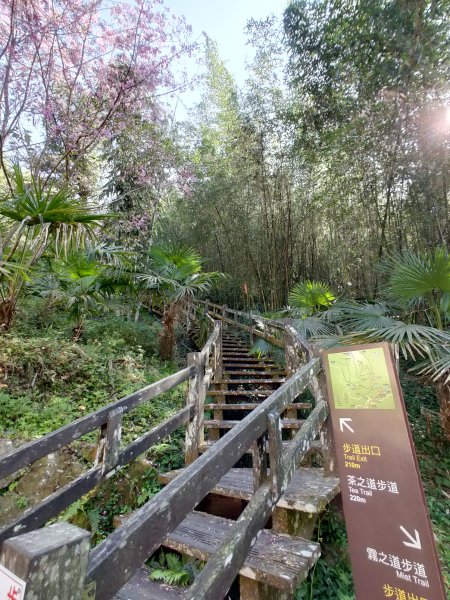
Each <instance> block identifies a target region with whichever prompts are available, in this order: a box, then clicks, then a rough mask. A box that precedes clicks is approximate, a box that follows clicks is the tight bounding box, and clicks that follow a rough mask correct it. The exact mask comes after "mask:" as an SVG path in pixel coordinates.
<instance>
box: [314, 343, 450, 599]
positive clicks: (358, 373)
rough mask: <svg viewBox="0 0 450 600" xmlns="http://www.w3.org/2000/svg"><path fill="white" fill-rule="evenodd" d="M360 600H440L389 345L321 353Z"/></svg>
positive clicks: (439, 585)
mask: <svg viewBox="0 0 450 600" xmlns="http://www.w3.org/2000/svg"><path fill="white" fill-rule="evenodd" d="M324 368H325V374H326V379H327V386H328V392H329V404H330V415H331V422H332V427H333V433H334V438H335V445H336V460H337V464H338V470H339V477H340V480H341V492H342V501H343V507H344V516H345V521H346V527H347V533H348V542H349V552H350V558H351V562H352V569H353V578H354V583H355V590H356V596H357V598H358V600H384V599H385V598H393V599H394V600H446V595H445V591H444V583H443V579H442V574H441V572H440V567H439V559H438V555H437V552H436V548H435V545H434V540H433V532H432V529H431V523H430V519H429V517H428V512H427V508H426V503H425V496H424V493H423V489H422V485H421V480H420V475H419V469H418V464H417V460H416V456H415V452H414V446H413V442H412V438H411V433H410V430H409V426H408V421H407V417H406V410H405V406H404V402H403V398H402V393H401V388H400V383H399V380H398V376H397V373H396V369H395V366H394V362H393V359H392V355H391V352H390V349H389V345H388V344H387V343H381V344H365V345H360V346H351V347H348V348H339V349H333V350H328V351H326V352H324Z"/></svg>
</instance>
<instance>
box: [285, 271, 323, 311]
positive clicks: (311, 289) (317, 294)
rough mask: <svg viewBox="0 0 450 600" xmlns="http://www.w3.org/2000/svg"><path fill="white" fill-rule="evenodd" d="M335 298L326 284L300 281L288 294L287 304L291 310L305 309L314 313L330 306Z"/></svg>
mask: <svg viewBox="0 0 450 600" xmlns="http://www.w3.org/2000/svg"><path fill="white" fill-rule="evenodd" d="M334 299H335V296H334V294H333V292H332V291H331V289H330V287H329V286H328V285H327V284H326V283H322V282H320V281H312V280H309V279H308V280H307V281H300V282H299V283H297V284H296V285H294V287H293V288H292V289H291V291H290V292H289V296H288V302H289V305H290V306H291V307H292V308H293V309H307V310H308V311H309V312H314V311H316V310H320V309H323V308H326V307H328V306H331V304H332V302H333V300H334Z"/></svg>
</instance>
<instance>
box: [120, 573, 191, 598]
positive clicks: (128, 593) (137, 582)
mask: <svg viewBox="0 0 450 600" xmlns="http://www.w3.org/2000/svg"><path fill="white" fill-rule="evenodd" d="M148 577H149V571H148V570H147V569H146V568H145V567H141V568H140V569H138V570H137V571H136V573H135V574H134V575H133V577H132V578H131V579H130V581H129V582H128V583H126V584H125V585H124V586H123V588H122V589H121V590H119V592H117V594H116V595H115V596H114V598H113V600H181V599H182V598H183V592H185V591H186V588H177V587H174V586H168V585H164V584H162V583H157V582H156V581H151V580H150V579H149V578H148ZM184 597H185V596H184Z"/></svg>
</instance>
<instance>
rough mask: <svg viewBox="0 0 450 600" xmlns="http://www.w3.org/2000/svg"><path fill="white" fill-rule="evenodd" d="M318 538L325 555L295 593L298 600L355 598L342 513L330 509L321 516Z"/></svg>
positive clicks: (352, 599)
mask: <svg viewBox="0 0 450 600" xmlns="http://www.w3.org/2000/svg"><path fill="white" fill-rule="evenodd" d="M316 540H317V541H318V542H319V543H320V544H321V547H322V556H321V558H320V559H319V560H318V562H317V563H316V565H315V567H314V569H312V571H310V573H309V575H308V577H307V579H306V580H305V581H304V582H303V583H302V585H301V586H300V587H299V589H298V590H297V592H296V600H313V599H317V600H323V599H324V598H327V600H328V599H329V600H354V598H355V595H354V591H353V579H352V572H351V565H350V560H349V556H348V553H347V534H346V531H345V524H344V521H343V519H342V516H341V515H340V514H339V513H338V512H337V511H336V510H334V509H331V508H329V509H328V510H327V511H326V512H325V513H324V515H322V516H321V517H320V519H319V522H318V525H317V529H316Z"/></svg>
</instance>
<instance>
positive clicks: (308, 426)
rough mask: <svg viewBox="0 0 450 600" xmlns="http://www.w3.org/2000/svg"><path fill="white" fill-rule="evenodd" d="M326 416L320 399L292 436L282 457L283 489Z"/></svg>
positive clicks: (323, 403)
mask: <svg viewBox="0 0 450 600" xmlns="http://www.w3.org/2000/svg"><path fill="white" fill-rule="evenodd" d="M327 416H328V405H327V403H326V402H324V401H320V402H319V403H318V404H317V406H316V407H315V408H314V410H313V411H312V413H311V414H310V415H309V417H308V419H307V420H306V422H305V423H304V425H303V427H302V428H301V429H300V431H299V432H298V433H297V434H296V435H295V437H294V438H293V440H292V443H291V444H290V445H289V448H288V449H287V451H286V453H285V454H284V457H283V458H284V466H283V468H284V473H283V485H282V489H283V490H284V489H286V487H287V483H288V482H289V481H290V479H291V477H292V475H293V473H294V471H295V470H296V469H297V467H298V465H299V464H300V462H301V461H302V459H303V458H304V457H305V456H306V454H307V452H308V451H309V448H310V447H311V445H312V443H313V441H314V440H315V439H316V437H317V435H318V434H319V432H320V429H321V427H322V425H323V423H324V422H325V419H326V418H327Z"/></svg>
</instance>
